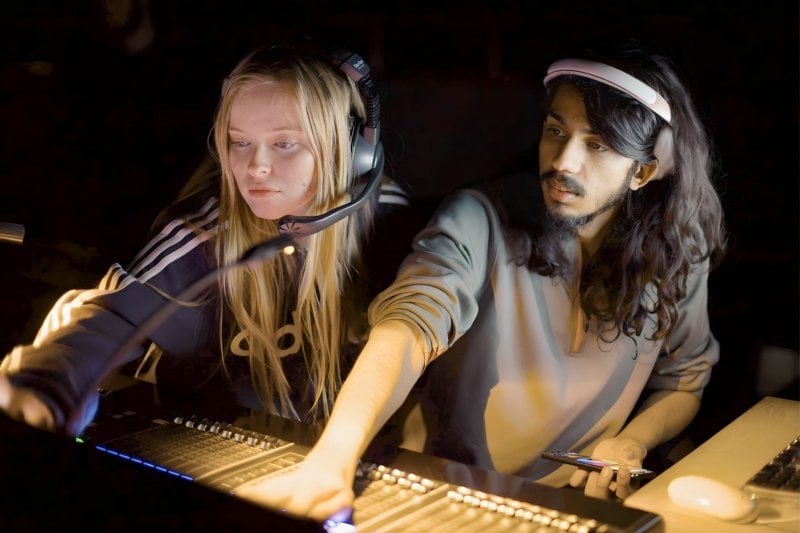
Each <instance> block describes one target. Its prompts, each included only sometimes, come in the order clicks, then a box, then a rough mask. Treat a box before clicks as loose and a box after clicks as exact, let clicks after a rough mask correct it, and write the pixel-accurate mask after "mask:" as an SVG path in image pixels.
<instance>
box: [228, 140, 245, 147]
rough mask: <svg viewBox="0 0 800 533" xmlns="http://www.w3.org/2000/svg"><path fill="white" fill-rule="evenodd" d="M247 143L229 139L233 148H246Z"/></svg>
mask: <svg viewBox="0 0 800 533" xmlns="http://www.w3.org/2000/svg"><path fill="white" fill-rule="evenodd" d="M248 144H249V143H248V142H247V141H237V140H231V146H232V147H233V148H246V147H247V145H248Z"/></svg>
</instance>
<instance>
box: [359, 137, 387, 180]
mask: <svg viewBox="0 0 800 533" xmlns="http://www.w3.org/2000/svg"><path fill="white" fill-rule="evenodd" d="M354 137H355V138H354V140H353V177H354V178H357V177H359V176H363V175H364V174H368V173H369V172H370V171H371V170H372V169H373V168H375V167H376V166H377V165H378V162H379V161H380V156H382V151H383V145H382V144H381V143H378V144H377V145H376V146H372V145H371V144H369V142H368V141H367V140H366V139H365V138H364V136H363V135H361V133H359V132H356V134H355V136H354Z"/></svg>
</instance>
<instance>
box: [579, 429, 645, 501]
mask: <svg viewBox="0 0 800 533" xmlns="http://www.w3.org/2000/svg"><path fill="white" fill-rule="evenodd" d="M646 455H647V449H646V448H645V447H644V445H642V444H641V443H639V442H638V441H635V440H633V439H627V438H619V437H618V438H613V439H606V440H603V441H600V442H599V443H598V444H597V446H596V447H595V449H594V452H592V457H594V458H596V459H606V460H609V461H614V462H616V463H619V464H620V467H619V472H617V475H616V479H615V477H614V471H613V470H612V469H611V467H608V466H607V467H604V468H603V470H601V471H600V472H587V471H585V470H581V469H578V470H576V471H575V472H574V473H573V474H572V477H571V478H570V480H569V484H570V486H573V487H581V486H584V485H585V487H586V488H585V489H584V494H586V495H587V496H591V497H593V498H600V499H603V500H608V499H610V498H611V497H612V496H614V498H615V499H617V500H619V501H622V500H624V499H625V498H627V497H628V496H630V495H631V494H633V492H634V491H635V490H636V489H637V488H639V487H638V482H637V480H635V479H633V478H631V473H630V470H629V468H628V467H630V468H641V467H642V461H644V458H645V456H646Z"/></svg>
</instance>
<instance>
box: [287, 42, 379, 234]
mask: <svg viewBox="0 0 800 533" xmlns="http://www.w3.org/2000/svg"><path fill="white" fill-rule="evenodd" d="M331 57H332V59H333V61H334V62H335V63H336V64H337V65H338V67H339V68H340V69H341V70H342V71H343V72H344V73H345V74H346V75H347V77H348V78H350V79H351V80H353V81H354V82H355V83H356V86H357V87H358V91H359V93H360V94H361V98H362V100H363V102H364V107H365V109H366V118H365V119H364V120H361V119H360V118H358V117H357V116H355V115H354V114H351V117H350V120H351V124H350V140H351V149H352V154H353V160H352V169H353V179H354V182H357V181H360V183H358V184H357V185H356V186H355V187H354V188H353V190H352V191H351V194H352V196H353V199H352V200H351V201H349V202H348V203H346V204H344V205H341V206H339V207H336V208H334V209H331V210H330V211H328V212H327V213H323V214H321V215H315V216H291V215H287V216H285V217H282V218H281V219H280V220H279V221H278V231H280V232H281V233H282V234H290V235H294V236H296V237H305V236H308V235H311V234H313V233H316V232H318V231H321V230H323V229H325V228H327V227H328V226H330V225H332V224H334V223H335V222H338V221H339V220H341V219H343V218H344V217H346V216H348V215H350V214H351V213H353V211H355V210H357V209H359V208H360V207H361V206H362V205H363V204H364V202H366V201H367V199H369V197H370V196H371V195H372V193H373V192H375V190H376V189H377V188H378V186H379V184H380V181H381V176H382V175H383V164H384V151H383V143H381V139H380V118H381V104H380V98H379V97H378V89H377V87H376V86H375V79H374V78H373V77H372V72H371V71H370V68H369V65H368V64H367V62H366V61H364V59H363V58H362V57H361V56H359V55H358V54H356V53H353V52H348V51H341V50H332V51H331ZM364 175H368V177H367V179H366V181H365V182H364V181H363V180H359V179H358V178H360V177H361V176H364Z"/></svg>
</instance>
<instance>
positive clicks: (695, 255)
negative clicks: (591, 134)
mask: <svg viewBox="0 0 800 533" xmlns="http://www.w3.org/2000/svg"><path fill="white" fill-rule="evenodd" d="M587 59H593V60H596V61H601V62H603V63H606V64H610V65H613V66H615V67H617V68H619V69H621V70H624V71H625V72H628V73H629V74H631V75H633V76H635V77H636V78H638V79H640V80H642V81H643V82H645V83H646V84H648V85H649V86H650V87H652V88H654V89H655V90H656V91H658V92H659V93H661V95H662V96H663V97H664V98H665V99H666V100H667V102H668V103H669V105H670V107H671V109H672V120H671V124H672V129H673V136H674V165H675V166H674V169H673V171H672V172H671V173H670V174H669V175H667V176H664V177H663V178H662V179H660V180H657V181H651V182H650V183H649V184H647V185H646V186H645V187H643V188H641V189H639V190H636V191H629V192H628V193H627V195H626V197H625V198H624V200H623V203H622V205H621V209H620V211H619V214H618V215H617V217H616V219H615V221H614V222H613V227H612V228H611V230H610V232H609V234H608V236H607V237H606V238H605V240H604V242H603V244H602V246H601V248H600V249H599V250H598V252H597V253H596V254H595V255H594V256H593V257H591V258H590V259H589V260H588V261H586V263H585V264H584V265H583V266H582V270H581V282H580V288H581V290H580V301H581V306H582V307H583V310H584V312H585V313H586V314H587V316H589V317H593V318H595V319H597V320H598V321H599V322H600V323H602V324H603V327H602V333H603V338H606V339H607V340H613V339H614V338H616V337H618V336H619V335H620V334H625V335H628V336H634V335H640V334H641V333H642V331H643V330H644V326H645V324H646V321H647V320H648V317H650V316H651V315H652V316H653V318H654V319H655V321H656V328H655V330H654V332H653V334H652V337H651V338H652V339H660V338H665V337H667V336H668V335H669V333H670V330H671V329H672V326H673V325H674V323H675V321H676V319H677V315H678V304H679V302H680V301H681V300H682V299H683V298H684V297H685V296H686V287H687V279H688V277H689V275H690V273H692V272H694V271H695V270H697V269H700V268H712V267H714V266H716V265H717V264H718V262H719V260H720V259H721V257H722V255H723V253H724V250H725V240H726V239H725V228H724V220H723V219H724V217H723V212H722V206H721V202H720V199H719V196H718V194H717V192H716V190H715V188H714V185H713V183H712V172H713V171H714V169H715V161H714V154H713V152H712V144H711V140H710V138H709V136H708V134H707V132H706V129H705V127H704V126H703V123H702V122H701V120H700V118H699V117H698V115H697V112H696V111H695V108H694V104H693V101H692V97H691V95H690V93H689V91H688V90H687V88H686V87H685V86H684V84H683V83H682V82H681V80H680V78H679V77H678V75H677V73H676V70H675V68H674V67H673V66H672V64H671V62H670V61H669V60H667V59H666V58H664V57H661V56H658V55H654V54H649V53H646V52H644V51H642V50H639V49H630V48H629V49H626V50H624V51H622V52H618V53H617V54H616V55H615V56H614V57H613V59H608V58H599V57H588V56H587ZM562 84H569V85H572V86H574V87H576V88H577V89H578V90H579V91H580V93H581V94H582V96H583V99H584V103H585V106H586V113H587V116H588V119H589V122H590V124H591V126H592V127H593V128H594V130H595V131H597V132H598V133H599V135H600V136H601V137H602V138H603V139H604V140H605V141H606V142H607V143H608V144H609V145H610V146H611V147H612V148H613V149H614V150H616V151H617V152H619V153H620V154H622V155H624V156H626V157H629V158H631V159H633V160H635V161H637V162H639V163H648V162H650V161H652V160H653V159H654V156H653V148H654V145H655V139H656V135H657V134H658V132H659V130H660V128H661V127H663V126H664V121H663V120H662V119H661V118H659V117H658V116H657V115H656V114H655V113H653V112H652V111H651V110H650V109H648V108H647V107H646V106H644V105H642V104H639V103H638V102H637V101H636V100H634V99H632V98H630V97H629V96H627V95H624V94H623V93H621V92H619V91H617V90H615V89H612V88H610V87H608V86H606V85H603V84H601V83H598V82H595V81H593V80H588V79H585V78H579V77H573V76H564V77H557V78H554V79H553V80H551V82H550V83H549V86H548V93H549V98H548V101H547V102H546V104H547V105H548V107H549V103H550V101H551V100H552V98H553V95H554V94H555V92H556V89H557V87H558V86H559V85H562ZM530 181H531V182H532V185H533V187H531V189H532V190H531V191H530V192H531V194H532V196H531V197H529V198H532V199H533V200H534V201H533V202H528V203H527V205H521V204H520V200H519V191H516V195H515V197H512V196H509V195H508V194H506V195H503V194H502V192H499V191H501V190H502V189H495V190H494V193H495V199H496V200H499V202H500V203H499V205H498V207H499V208H500V212H501V216H503V218H504V220H505V223H506V227H507V235H508V236H509V238H510V242H511V243H512V246H513V247H514V250H515V252H516V258H517V262H518V264H526V263H527V265H528V267H529V268H530V269H531V270H533V271H535V272H537V273H539V274H542V275H545V276H563V277H565V278H566V279H571V276H572V274H573V273H574V272H575V269H576V265H575V253H574V248H573V246H574V243H575V236H574V233H571V232H566V231H565V230H562V229H560V228H558V227H557V226H555V225H553V224H552V222H551V221H550V219H549V217H548V216H547V215H546V208H545V206H544V200H543V198H542V192H541V187H540V186H539V180H538V179H535V178H534V179H532V180H530ZM511 190H513V189H508V191H507V192H510V191H511ZM498 194H499V196H498ZM531 204H535V205H531ZM651 291H652V292H651ZM609 336H610V338H609Z"/></svg>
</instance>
